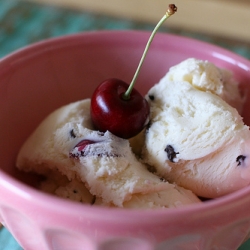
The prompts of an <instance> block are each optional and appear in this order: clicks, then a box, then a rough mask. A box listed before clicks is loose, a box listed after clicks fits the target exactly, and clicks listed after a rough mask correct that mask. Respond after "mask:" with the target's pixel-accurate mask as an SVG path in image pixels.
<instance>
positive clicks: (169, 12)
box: [123, 4, 177, 100]
mask: <svg viewBox="0 0 250 250" xmlns="http://www.w3.org/2000/svg"><path fill="white" fill-rule="evenodd" d="M176 11H177V7H176V6H175V5H174V4H170V5H169V6H168V10H167V11H166V13H165V15H164V16H163V17H162V18H161V20H160V21H159V22H158V23H157V25H156V26H155V28H154V30H153V31H152V33H151V35H150V37H149V39H148V42H147V44H146V47H145V49H144V52H143V54H142V57H141V60H140V62H139V65H138V67H137V69H136V72H135V74H134V77H133V79H132V81H131V83H130V85H129V87H128V89H127V91H126V92H125V93H124V94H123V99H125V100H128V99H129V98H130V94H131V92H132V89H133V87H134V85H135V82H136V79H137V77H138V74H139V72H140V70H141V66H142V64H143V62H144V59H145V57H146V54H147V52H148V49H149V47H150V45H151V43H152V41H153V38H154V36H155V34H156V32H157V31H158V29H159V28H160V26H161V25H162V24H163V23H164V22H165V21H166V20H167V19H168V18H169V17H170V16H172V15H173V14H174V13H175V12H176Z"/></svg>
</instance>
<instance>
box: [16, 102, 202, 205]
mask: <svg viewBox="0 0 250 250" xmlns="http://www.w3.org/2000/svg"><path fill="white" fill-rule="evenodd" d="M89 110H90V100H89V99H87V100H83V101H79V102H75V103H72V104H69V105H67V106H64V107H62V108H60V109H58V110H56V111H55V112H53V113H52V114H50V115H49V116H48V117H47V118H46V119H45V120H44V121H43V122H42V123H41V124H40V126H39V127H38V128H37V129H36V130H35V131H34V133H33V134H32V135H31V136H30V137H29V138H28V140H27V141H26V143H25V144H24V145H23V147H22V148H21V150H20V152H19V155H18V158H17V167H18V168H19V169H21V170H24V171H33V172H36V173H39V174H43V175H45V176H47V177H48V180H47V182H46V185H43V186H45V187H48V185H49V188H47V189H50V190H52V192H54V193H55V194H57V195H58V196H61V197H65V198H70V197H71V196H73V197H74V198H73V199H74V200H78V201H82V202H87V203H92V204H93V203H95V201H96V204H99V205H105V206H117V207H131V208H132V207H137V208H140V207H141V208H165V207H178V206H181V205H185V204H191V203H197V202H200V200H199V199H198V198H197V197H196V195H194V194H193V193H192V192H191V191H189V190H186V189H184V188H182V187H178V186H177V185H176V184H170V183H168V182H167V181H165V180H164V179H163V178H161V177H159V176H157V175H155V174H153V173H151V172H149V171H148V169H147V166H146V165H145V164H143V163H141V162H140V161H139V160H138V159H137V158H136V157H135V155H134V154H133V153H132V151H131V148H130V144H129V141H128V140H124V139H121V138H119V137H116V136H114V135H113V134H111V133H110V132H108V131H107V132H105V133H101V132H98V131H95V130H93V127H92V123H91V119H90V111H89ZM51 171H52V172H53V174H55V172H56V171H58V174H60V175H62V176H64V177H66V179H67V181H66V182H63V181H61V179H60V178H58V177H56V178H57V179H59V180H60V182H57V184H56V185H55V186H53V185H52V184H51ZM56 178H54V179H56ZM52 180H53V178H52ZM52 182H53V181H52ZM60 183H62V185H60ZM79 183H82V185H83V186H84V187H81V185H80V184H79ZM79 185H80V186H79ZM86 189H87V191H86ZM47 191H48V190H47ZM88 192H89V193H88ZM82 193H84V195H81V194H82ZM84 196H87V198H86V199H85V198H84ZM159 197H162V198H159Z"/></svg>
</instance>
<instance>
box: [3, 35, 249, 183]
mask: <svg viewBox="0 0 250 250" xmlns="http://www.w3.org/2000/svg"><path fill="white" fill-rule="evenodd" d="M148 37H149V33H147V32H134V31H116V32H114V31H109V32H108V31H107V32H90V33H85V34H77V35H72V36H67V37H62V38H57V39H52V40H47V41H43V42H40V43H38V44H35V45H32V46H29V47H27V48H24V49H22V50H20V51H18V52H15V53H13V54H12V55H10V56H8V57H6V58H3V59H2V60H1V61H0V117H1V119H0V131H1V141H0V147H1V150H0V159H1V165H0V169H1V171H3V172H5V173H8V174H9V175H12V176H14V177H15V178H18V179H20V180H24V179H25V181H26V182H28V181H29V180H33V176H32V178H30V177H29V175H26V176H25V177H24V175H23V174H21V175H20V174H19V173H18V172H17V171H16V170H15V159H16V155H17V153H18V150H19V148H20V146H21V145H22V143H23V142H24V140H25V139H26V138H27V137H28V136H29V134H30V133H31V132H32V131H33V130H34V129H35V127H36V126H37V125H38V124H39V122H40V121H41V120H42V119H43V118H44V117H45V116H46V115H47V114H49V113H50V112H51V111H53V110H54V109H56V108H58V107H60V106H61V105H63V104H67V103H70V102H74V101H77V100H80V99H83V98H89V97H91V95H92V92H93V91H94V89H95V88H96V86H97V85H98V84H99V83H100V82H102V81H103V80H105V79H107V78H111V77H116V78H120V79H123V80H124V81H127V82H128V83H129V82H130V80H131V79H132V77H133V74H134V72H135V70H136V67H137V65H138V62H139V60H140V57H141V55H142V52H143V50H144V46H145V44H146V42H147V39H148ZM188 57H196V58H199V59H206V60H209V61H211V62H213V63H215V64H216V65H217V66H219V67H224V68H228V69H230V70H232V71H233V72H234V74H235V78H236V79H237V80H238V81H240V82H241V85H242V88H243V89H244V90H245V91H248V90H249V88H250V85H249V82H250V63H249V62H248V61H247V60H245V59H243V58H241V57H239V56H237V55H235V54H233V53H231V52H228V51H225V50H223V49H220V48H217V47H215V46H212V45H209V44H206V43H202V42H198V41H194V40H191V39H187V38H182V37H178V36H173V35H166V34H158V35H157V36H156V37H155V40H154V41H153V43H152V45H151V48H150V50H149V53H148V55H147V57H146V60H145V63H144V65H143V67H142V70H141V72H140V75H139V77H138V81H137V83H136V88H137V89H138V90H139V91H140V92H141V93H142V94H146V93H147V91H148V89H149V88H150V87H151V86H152V85H153V84H154V83H157V82H158V81H159V79H160V78H161V77H162V76H163V75H164V74H165V73H166V72H167V71H168V69H169V67H170V66H172V65H175V64H176V63H178V62H180V61H182V60H184V59H186V58H188ZM249 106H250V98H247V101H246V104H245V109H244V112H243V116H244V119H245V122H246V123H248V124H250V115H249V113H248V107H249Z"/></svg>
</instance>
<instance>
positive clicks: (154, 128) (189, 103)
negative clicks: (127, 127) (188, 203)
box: [143, 59, 250, 198]
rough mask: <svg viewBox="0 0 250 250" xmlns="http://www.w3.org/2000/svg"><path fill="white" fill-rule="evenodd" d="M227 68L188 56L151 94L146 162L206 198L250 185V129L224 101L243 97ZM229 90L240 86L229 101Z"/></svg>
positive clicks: (167, 177) (166, 176)
mask: <svg viewBox="0 0 250 250" xmlns="http://www.w3.org/2000/svg"><path fill="white" fill-rule="evenodd" d="M223 72H224V71H223V70H220V69H218V68H217V67H215V66H214V65H212V64H210V63H208V62H206V61H200V60H196V59H189V60H187V61H184V62H182V63H181V64H180V65H177V66H175V67H173V68H171V69H170V71H169V72H168V73H167V74H166V75H165V76H164V77H163V78H162V79H161V80H160V82H159V83H158V84H156V85H155V86H153V87H152V88H151V89H150V90H149V92H148V95H147V96H148V101H149V102H150V109H151V111H150V112H151V114H150V126H149V127H148V129H147V131H146V133H145V148H144V150H143V159H144V161H145V162H146V163H147V164H150V165H152V166H154V167H155V168H156V169H157V172H158V173H159V174H160V175H162V176H164V177H165V178H166V179H167V180H169V181H170V182H175V183H177V184H178V185H181V186H183V187H185V188H187V189H190V190H192V191H193V192H194V193H195V194H197V195H199V196H203V197H208V198H215V197H218V196H222V195H225V194H228V193H230V192H233V191H235V190H238V189H240V188H242V187H245V186H248V185H249V184H250V161H249V157H250V131H249V127H248V126H246V125H244V123H243V121H242V117H241V116H240V115H239V113H238V111H237V110H236V109H235V108H233V107H232V106H230V105H229V104H228V103H227V102H226V101H228V102H229V103H230V102H231V100H233V101H232V102H233V103H238V104H239V103H240V102H242V100H241V97H240V95H239V90H238V89H237V88H238V87H237V84H236V81H235V80H233V79H228V78H227V77H226V78H225V77H224V73H223ZM226 75H228V73H226ZM223 79H227V81H226V83H225V81H224V80H223ZM225 85H227V87H225ZM229 89H237V91H235V92H234V94H235V93H236V94H235V95H234V96H233V97H232V98H231V99H230V97H229V96H230V95H229V91H228V90H229ZM222 97H223V98H224V97H225V98H224V99H225V100H226V101H225V100H223V99H222ZM236 106H238V105H236Z"/></svg>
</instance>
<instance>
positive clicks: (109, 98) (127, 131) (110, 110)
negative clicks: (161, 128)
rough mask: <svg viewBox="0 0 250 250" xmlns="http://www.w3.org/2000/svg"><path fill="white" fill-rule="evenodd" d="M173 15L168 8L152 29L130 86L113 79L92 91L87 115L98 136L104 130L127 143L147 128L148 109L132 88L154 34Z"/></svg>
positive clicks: (173, 8)
mask: <svg viewBox="0 0 250 250" xmlns="http://www.w3.org/2000/svg"><path fill="white" fill-rule="evenodd" d="M176 11H177V7H176V6H175V5H174V4H170V5H169V8H168V10H167V12H166V13H165V15H164V16H163V17H162V19H161V20H160V21H159V22H158V24H157V25H156V27H155V28H154V30H153V32H152V34H151V36H150V38H149V40H148V42H147V44H146V47H145V50H144V52H143V55H142V58H141V60H140V63H139V65H138V67H137V70H136V72H135V75H134V77H133V79H132V81H131V83H130V85H128V84H127V83H125V82H123V81H122V80H119V79H114V78H113V79H108V80H106V81H104V82H102V83H101V84H100V85H99V86H98V87H97V89H96V90H95V92H94V94H93V96H92V99H91V107H90V112H91V118H92V121H93V124H94V127H95V128H96V129H97V130H99V131H101V132H106V131H107V130H108V131H109V132H111V133H112V134H114V135H116V136H119V137H121V138H124V139H128V138H131V137H133V136H135V135H137V134H138V133H139V132H141V131H142V130H143V128H144V127H145V126H146V125H147V123H148V120H149V105H148V103H147V101H146V100H145V98H144V97H143V96H142V95H141V94H140V93H139V92H138V91H137V90H135V89H133V87H134V84H135V81H136V79H137V76H138V73H139V71H140V69H141V66H142V63H143V61H144V59H145V56H146V54H147V51H148V49H149V46H150V44H151V42H152V40H153V37H154V35H155V33H156V31H157V30H158V28H159V27H160V26H161V24H162V23H163V22H164V21H165V20H166V19H167V18H168V17H170V16H171V15H173V14H174V13H175V12H176Z"/></svg>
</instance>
